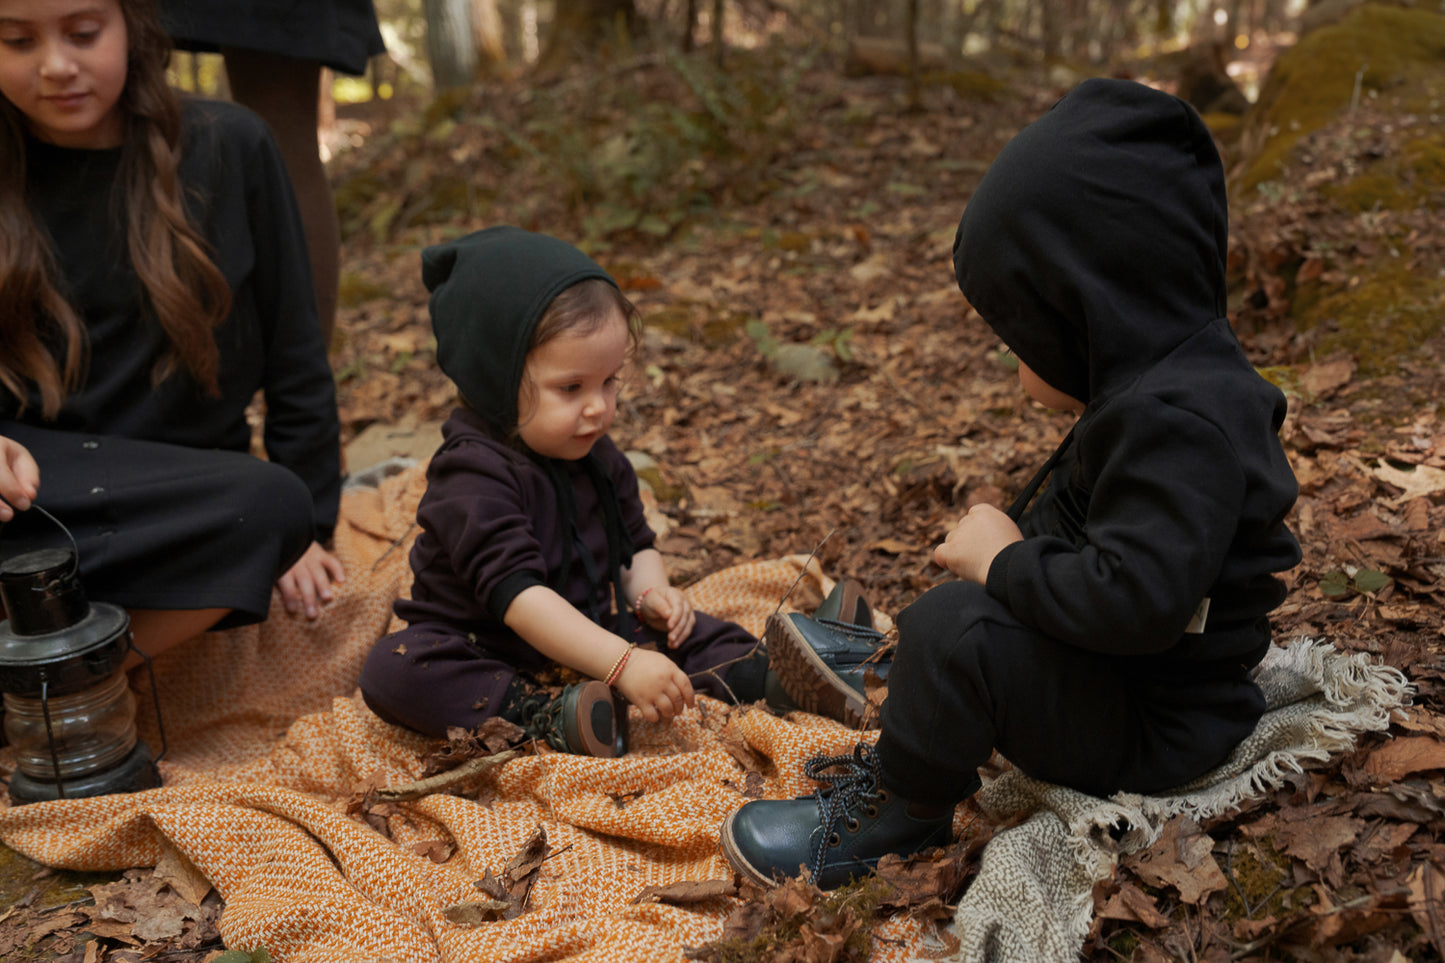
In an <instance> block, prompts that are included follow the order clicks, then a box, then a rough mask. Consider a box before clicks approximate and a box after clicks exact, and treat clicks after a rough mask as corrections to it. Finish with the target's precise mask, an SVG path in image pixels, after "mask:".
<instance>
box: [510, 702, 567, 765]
mask: <svg viewBox="0 0 1445 963" xmlns="http://www.w3.org/2000/svg"><path fill="white" fill-rule="evenodd" d="M563 701H564V700H563V699H562V698H561V697H558V698H556V699H548V700H545V701H544V700H541V699H538V700H537V701H535V702H533V703H531V704H527V705H523V706H522V712H521V715H522V728H523V729H524V730H525V731H526V733H527V735H529V736H531V737H532V738H533V739H541V740H543V741H544V742H546V743H547V745H549V746H551V747H552V748H553V749H556V750H558V751H559V752H566V751H567V736H566V734H565V733H564V732H563V731H562V703H563Z"/></svg>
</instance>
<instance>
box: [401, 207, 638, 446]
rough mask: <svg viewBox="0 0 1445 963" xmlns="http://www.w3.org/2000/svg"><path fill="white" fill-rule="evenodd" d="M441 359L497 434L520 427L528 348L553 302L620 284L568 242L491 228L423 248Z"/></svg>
mask: <svg viewBox="0 0 1445 963" xmlns="http://www.w3.org/2000/svg"><path fill="white" fill-rule="evenodd" d="M421 278H422V281H423V282H424V283H425V284H426V286H427V290H428V291H430V292H431V303H430V307H431V323H432V330H433V331H434V332H435V333H436V339H437V364H439V365H440V366H441V369H442V371H444V372H445V373H446V375H447V377H448V378H451V379H452V382H453V383H454V384H455V385H456V386H457V390H458V391H460V392H461V394H462V397H463V398H464V399H466V402H467V404H469V405H470V406H471V407H472V408H473V409H474V410H475V411H476V412H477V414H479V415H481V416H482V418H484V419H485V420H486V421H487V423H488V424H489V425H491V426H492V427H493V428H494V429H495V430H496V431H497V432H498V433H500V434H503V435H505V434H507V433H509V432H511V431H512V429H514V428H515V427H516V426H517V389H518V388H519V387H520V386H521V383H522V371H523V367H524V365H525V364H526V360H527V346H528V345H529V344H530V343H531V341H532V332H533V331H534V330H536V327H537V322H538V321H540V320H541V318H542V315H543V314H544V313H546V311H547V306H548V305H550V304H551V303H552V299H553V298H555V297H556V296H557V295H559V294H561V293H562V292H563V291H565V290H566V289H567V288H569V287H571V286H572V285H574V284H576V283H578V282H579V281H586V280H588V279H591V278H597V279H600V280H603V281H606V282H607V283H608V284H611V285H612V286H613V287H617V282H616V281H614V280H613V279H612V277H611V276H610V275H609V274H608V273H607V272H606V271H604V270H602V268H601V267H599V266H598V264H597V262H596V261H593V260H592V259H591V258H590V257H588V256H587V255H585V254H583V253H582V252H581V251H579V250H577V248H575V247H573V246H572V245H571V244H568V243H567V242H566V241H559V240H558V239H557V238H555V237H548V236H547V235H545V234H534V233H533V232H531V231H524V230H522V229H521V228H517V227H489V228H487V229H485V230H482V231H477V232H475V233H473V234H468V235H466V236H465V237H460V238H457V239H456V240H454V241H448V242H446V243H445V244H436V245H433V246H432V247H429V248H426V249H425V250H423V251H422V252H421Z"/></svg>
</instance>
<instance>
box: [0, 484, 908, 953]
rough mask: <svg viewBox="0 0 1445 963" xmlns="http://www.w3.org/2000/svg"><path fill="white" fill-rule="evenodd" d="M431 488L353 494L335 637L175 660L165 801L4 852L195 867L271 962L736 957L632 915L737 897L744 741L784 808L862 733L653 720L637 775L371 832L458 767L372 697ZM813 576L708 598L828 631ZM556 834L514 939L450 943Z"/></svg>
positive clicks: (209, 644) (316, 626) (510, 926)
mask: <svg viewBox="0 0 1445 963" xmlns="http://www.w3.org/2000/svg"><path fill="white" fill-rule="evenodd" d="M422 484H423V480H422V475H421V471H420V469H412V470H409V471H407V472H404V473H402V474H401V475H399V476H396V477H394V478H392V479H389V480H388V481H386V482H385V483H383V485H382V486H381V489H380V490H379V491H351V492H348V493H347V494H346V495H345V497H344V499H343V507H342V519H341V523H340V525H339V526H338V529H337V538H336V550H337V554H338V555H339V556H340V557H341V559H342V561H343V563H344V564H345V565H346V570H347V573H348V577H347V582H346V584H345V586H344V588H343V590H342V592H341V593H340V595H339V597H338V598H337V599H336V600H335V601H333V602H332V603H331V605H330V606H329V607H328V608H327V610H326V612H325V614H324V616H323V617H322V618H321V619H320V620H318V621H317V622H315V623H310V624H307V623H305V622H303V621H299V620H295V619H292V618H289V617H288V616H287V615H286V614H285V613H284V611H282V610H280V609H279V608H277V609H276V610H273V612H272V617H271V619H270V620H269V621H268V622H266V623H265V624H264V625H261V626H251V627H247V628H244V629H236V630H232V631H229V632H218V633H212V634H209V635H205V636H202V637H200V638H198V639H196V640H195V641H194V642H191V643H189V644H187V645H185V646H182V647H180V648H179V649H177V650H174V651H173V652H171V653H168V654H167V655H166V656H165V657H163V658H161V659H158V660H157V661H156V684H157V690H158V692H159V694H160V701H161V706H162V710H163V717H164V720H165V732H166V737H167V739H168V743H169V745H168V752H167V754H166V756H165V758H164V760H163V761H162V763H161V770H162V773H163V775H164V778H165V785H164V786H163V787H162V788H160V789H155V790H150V791H148V792H142V793H135V794H130V795H116V796H104V797H97V798H92V799H75V800H59V801H55V802H44V803H32V804H30V805H27V806H21V807H15V808H8V809H0V840H3V841H4V842H5V843H6V844H7V845H9V846H10V847H12V848H13V849H15V850H17V851H19V852H21V853H23V854H25V855H27V856H29V857H31V858H33V859H36V860H39V861H40V862H42V863H45V864H47V865H51V866H57V867H65V868H70V869H79V870H120V869H124V868H128V867H132V866H154V865H156V863H157V862H158V861H159V860H160V858H161V855H162V853H163V851H164V850H165V849H166V848H167V847H169V846H174V847H175V848H176V849H178V850H179V851H180V853H182V854H183V855H184V856H186V857H187V858H189V859H190V861H191V862H192V863H193V864H194V865H195V866H196V867H197V868H198V869H199V870H200V871H201V872H202V873H203V874H204V875H205V876H206V878H207V879H209V880H210V882H211V883H212V885H214V886H215V888H216V890H217V891H218V892H219V893H220V895H221V896H222V898H223V899H224V900H225V912H224V914H223V916H222V918H221V924H220V926H221V932H222V935H223V937H224V938H225V941H226V945H227V946H228V947H231V948H236V949H255V948H258V947H265V949H266V950H268V951H269V952H270V954H271V956H272V958H273V959H276V960H278V961H283V963H302V961H308V963H309V961H316V963H322V961H325V963H340V961H358V963H361V961H368V963H370V961H376V960H380V959H387V960H394V961H398V963H402V961H405V963H411V961H415V963H439V961H446V963H462V961H467V963H471V961H477V960H488V961H506V960H515V961H521V960H578V961H581V960H596V961H599V963H600V961H607V963H624V961H637V963H643V961H646V963H655V961H659V960H680V959H682V954H683V949H684V947H687V946H696V945H699V944H702V943H705V942H707V941H709V940H712V939H715V938H717V937H718V936H719V935H720V934H721V932H722V925H723V921H724V919H725V918H726V917H727V915H728V913H729V912H730V911H731V910H732V909H733V907H734V906H735V901H733V900H731V899H728V898H722V897H719V898H716V899H713V900H711V901H707V902H703V903H700V904H694V905H692V906H688V907H676V906H669V905H663V904H658V903H650V902H645V901H644V902H642V903H638V904H633V903H631V902H630V901H631V900H632V899H633V897H635V896H637V895H638V894H639V893H641V892H642V890H643V889H644V888H646V887H648V886H655V885H659V884H667V883H677V882H683V881H688V880H707V879H725V878H730V876H731V871H730V870H729V868H728V866H727V864H726V862H725V861H724V860H723V859H722V857H721V855H720V853H719V849H718V830H719V827H720V826H721V824H722V821H723V819H724V818H725V817H726V816H727V815H728V813H730V812H731V811H732V810H734V809H735V808H737V807H738V806H740V805H742V803H743V802H744V801H745V798H744V796H743V794H742V792H743V788H744V775H745V774H744V772H743V768H742V766H741V765H740V764H739V763H738V762H737V761H736V760H735V758H734V756H733V755H732V754H731V753H729V752H728V751H727V749H726V748H724V744H723V738H724V737H726V738H727V739H735V738H739V737H740V738H741V739H743V740H746V742H747V744H748V745H749V746H750V748H751V749H752V750H753V751H755V752H756V753H758V754H759V755H761V756H765V757H767V758H768V759H769V760H771V762H772V768H771V770H770V774H769V776H768V778H767V779H766V780H765V785H764V787H763V793H764V795H766V796H767V797H769V798H783V797H788V796H793V795H797V794H800V793H804V792H808V791H810V790H811V789H812V788H813V786H812V784H811V783H809V782H808V781H807V780H805V779H804V778H803V777H802V775H801V768H802V763H803V761H804V760H805V759H806V758H807V757H808V756H810V755H812V754H813V753H815V752H820V751H827V752H842V751H847V750H848V749H850V748H851V747H852V745H853V744H854V743H855V741H856V738H857V737H856V734H855V733H852V732H850V731H848V730H846V729H844V728H843V727H841V726H839V725H837V724H835V723H832V722H830V721H827V720H824V719H820V718H818V717H815V716H809V715H806V714H801V713H797V714H794V715H792V716H790V717H789V718H788V719H786V720H784V719H779V718H777V717H775V716H773V715H772V714H770V713H769V712H767V711H766V710H763V709H761V708H746V707H745V708H734V707H729V706H727V705H724V704H723V703H721V702H717V701H714V700H710V699H707V698H705V697H700V698H699V700H698V703H699V704H698V707H697V708H696V709H692V710H689V711H687V712H686V713H685V714H684V715H683V716H681V717H680V718H678V719H675V720H673V721H672V722H671V723H658V724H648V723H645V722H644V721H643V720H642V718H641V716H640V715H639V714H638V713H636V712H635V711H634V713H633V717H632V729H633V749H632V751H631V752H630V753H628V755H626V756H625V757H623V758H620V759H615V760H605V759H592V758H584V757H578V756H570V755H565V754H561V753H556V752H551V751H550V750H548V749H545V748H543V749H541V750H539V752H538V753H537V754H536V755H526V756H522V757H520V758H517V759H514V760H512V761H510V762H508V763H506V764H505V765H504V766H502V767H501V768H500V769H498V770H494V771H493V772H492V773H489V774H488V775H486V776H484V777H482V780H481V782H482V785H483V787H484V791H483V792H481V793H480V794H479V796H478V799H473V798H464V797H461V796H455V795H431V796H426V797H423V798H421V799H419V800H416V801H414V802H408V803H401V804H399V805H398V806H397V814H396V815H393V816H392V817H391V818H390V826H389V828H390V831H391V836H392V838H390V839H388V838H387V837H386V836H384V835H382V834H381V833H379V832H377V831H376V830H375V829H373V828H372V827H371V826H369V825H367V824H366V823H364V822H362V821H359V820H357V819H354V818H352V817H351V816H348V815H347V806H346V803H347V800H348V799H350V798H351V797H353V796H354V795H355V794H356V793H357V791H358V790H359V788H360V787H362V786H363V785H364V784H366V783H367V781H368V780H371V781H373V782H375V783H377V784H381V785H395V784H399V783H405V782H410V781H412V780H415V779H417V778H418V777H419V776H420V775H421V774H422V761H421V760H422V757H423V756H424V755H425V754H426V753H427V752H428V751H430V750H431V749H433V748H435V746H436V745H437V743H435V742H433V741H431V740H428V739H425V738H423V737H421V736H418V735H416V734H414V733H410V732H407V731H405V730H402V729H399V728H396V727H394V726H390V725H387V724H386V723H383V722H381V721H380V720H379V719H377V718H376V717H375V716H374V715H372V714H371V712H370V711H368V710H367V708H366V707H365V705H364V704H363V702H362V701H361V698H360V696H359V695H358V694H357V693H356V679H357V676H358V673H359V670H360V666H361V663H362V661H363V660H364V658H365V657H366V654H367V652H368V650H369V649H370V648H371V646H372V644H373V643H374V642H375V641H376V640H377V639H378V638H380V637H381V636H382V635H383V634H385V633H386V632H387V631H388V630H389V629H390V628H391V627H392V615H391V603H392V600H393V599H394V598H395V597H396V595H397V594H398V593H399V592H403V591H406V589H407V587H408V585H409V581H410V571H409V569H408V567H407V553H408V549H409V547H410V540H411V537H412V536H413V535H414V531H413V528H412V519H413V517H414V512H415V507H416V502H417V500H418V499H419V497H420V495H421V489H422ZM805 562H806V560H805V559H804V558H802V557H790V558H785V559H779V560H775V561H770V562H760V563H756V564H748V565H741V566H738V567H735V568H732V569H728V570H726V571H723V572H720V573H717V574H714V575H711V576H709V577H708V578H706V579H704V580H702V581H701V582H699V583H698V584H697V585H695V586H693V588H692V589H690V594H691V595H692V596H693V599H694V602H695V604H696V605H697V606H698V608H699V609H701V610H703V611H707V612H710V613H712V614H714V615H718V616H720V617H722V618H727V619H731V620H733V621H736V622H738V623H740V624H742V625H744V626H746V627H747V628H748V629H750V630H751V631H753V632H755V633H761V631H762V628H763V625H764V623H765V621H766V619H767V616H768V615H769V614H770V613H771V612H773V611H774V610H775V609H776V608H777V606H778V600H779V599H782V598H783V597H784V596H785V595H787V594H788V592H789V589H790V588H791V589H793V591H792V594H791V596H789V597H788V605H789V607H796V608H799V609H803V610H810V609H811V607H812V606H815V605H816V604H817V603H818V601H819V600H820V599H821V597H822V592H823V590H824V589H825V588H826V587H827V586H828V582H827V580H826V579H825V578H824V577H823V576H822V574H821V573H820V572H818V571H817V569H816V565H815V566H814V567H813V568H811V569H808V568H806V565H805ZM800 573H801V574H802V578H801V579H800V578H799V576H800ZM795 583H796V586H795ZM785 610H786V609H785ZM133 681H134V684H135V686H136V688H137V690H138V692H139V694H140V698H139V703H140V706H141V710H140V712H141V721H140V728H141V735H142V737H143V738H144V739H145V740H146V741H147V742H148V743H149V744H150V746H151V747H152V749H154V750H156V751H159V749H160V745H161V741H160V734H159V732H158V730H157V727H156V722H155V718H154V712H153V711H152V710H149V703H150V698H149V685H150V684H149V680H148V679H144V678H142V677H141V676H140V675H137V677H136V678H135V679H134V680H133ZM479 800H480V801H479ZM539 825H540V826H541V827H543V828H544V829H545V830H546V833H547V841H548V843H549V844H550V845H551V846H552V848H553V850H554V851H555V852H556V855H554V856H553V857H552V858H550V859H548V860H547V861H546V862H545V863H544V864H543V866H542V869H541V871H540V875H539V876H538V878H537V881H536V884H535V886H534V888H533V889H532V892H531V900H530V904H529V909H528V910H527V911H526V912H525V913H523V914H522V915H521V916H519V917H517V918H515V919H512V920H505V921H498V922H488V923H479V924H471V925H467V924H456V923H452V922H449V921H448V920H447V919H446V918H445V916H444V910H445V909H446V908H447V907H448V906H451V905H453V904H456V903H458V902H462V901H467V900H476V899H478V898H479V891H478V889H477V888H476V886H475V882H476V881H477V880H479V879H481V878H482V877H483V876H484V875H485V874H486V873H487V872H488V871H489V870H490V871H491V873H493V874H494V875H495V874H499V873H500V872H501V871H502V869H503V867H504V866H505V864H506V863H507V861H508V860H510V859H511V858H512V857H513V856H515V855H516V854H517V853H518V851H519V850H520V849H521V848H522V845H523V843H524V841H525V840H526V839H527V838H528V836H530V835H531V834H532V833H533V831H534V830H535V828H536V827H537V826H539ZM429 842H441V843H443V844H444V845H443V846H442V847H440V848H442V849H452V850H453V851H452V854H451V856H450V857H449V858H447V859H446V861H445V862H444V863H436V862H434V861H433V860H432V859H430V858H428V856H426V855H422V854H421V852H422V851H425V850H427V849H428V847H426V846H425V845H421V846H419V845H418V844H425V843H429ZM877 935H878V936H879V937H882V939H880V940H879V941H878V942H877V943H876V944H875V945H876V946H877V947H878V951H877V955H876V958H877V959H880V960H892V959H898V960H902V959H909V958H912V957H914V956H916V955H918V954H919V953H920V951H922V950H924V949H925V947H927V946H930V945H932V946H936V945H937V944H936V943H934V941H933V939H932V934H931V933H929V932H925V928H924V926H923V925H922V924H919V923H915V922H912V921H909V920H903V919H896V920H890V921H888V922H887V923H885V924H884V925H883V926H882V927H880V929H879V930H878V931H877Z"/></svg>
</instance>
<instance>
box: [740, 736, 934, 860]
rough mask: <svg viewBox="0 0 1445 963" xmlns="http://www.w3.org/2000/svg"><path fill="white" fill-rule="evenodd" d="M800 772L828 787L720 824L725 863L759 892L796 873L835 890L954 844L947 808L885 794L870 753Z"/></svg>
mask: <svg viewBox="0 0 1445 963" xmlns="http://www.w3.org/2000/svg"><path fill="white" fill-rule="evenodd" d="M830 770H833V771H830ZM803 771H804V773H806V774H807V776H808V778H810V779H815V780H818V781H819V782H823V783H826V784H827V785H826V786H825V787H824V788H820V789H819V790H818V791H817V792H815V793H814V794H813V795H811V796H800V797H798V798H797V799H760V800H756V801H754V802H750V803H746V804H744V805H743V806H742V808H741V809H738V810H737V811H736V812H734V813H733V814H732V815H731V816H729V817H728V818H727V821H726V822H724V823H723V827H722V851H723V855H724V856H726V857H727V860H728V862H729V863H731V864H732V866H733V868H734V869H736V870H737V871H738V872H739V873H742V874H743V875H745V876H747V877H748V878H749V879H751V880H753V881H754V882H756V883H757V884H759V885H760V886H773V885H775V884H776V883H777V882H778V881H779V880H780V879H782V878H784V877H789V876H796V875H798V874H799V872H800V870H801V871H802V872H804V873H806V874H808V876H809V877H810V878H811V880H812V882H813V885H815V886H817V887H818V888H819V889H833V888H835V887H838V886H842V885H843V884H844V883H846V882H848V881H849V880H850V879H854V878H857V877H860V876H866V875H867V874H869V873H871V872H872V871H873V870H874V869H875V868H876V867H877V865H878V860H879V859H881V858H882V857H883V856H885V855H887V854H888V853H896V854H898V855H899V856H909V855H912V854H913V853H917V852H920V851H921V850H924V849H927V848H929V847H931V846H945V845H947V844H948V843H949V842H950V840H951V838H952V835H953V809H952V807H930V808H925V807H920V806H918V805H916V804H913V803H910V802H909V801H908V800H906V799H903V798H902V797H900V796H898V795H896V794H894V793H891V792H889V791H888V790H887V789H885V788H884V787H883V783H882V779H881V777H880V775H879V770H878V756H877V754H876V753H875V752H874V751H873V747H872V746H870V745H866V744H862V745H859V746H858V747H857V748H856V749H854V750H853V753H852V754H851V755H846V756H824V755H819V756H814V757H813V758H812V759H810V760H808V762H807V763H806V764H805V765H804V767H803Z"/></svg>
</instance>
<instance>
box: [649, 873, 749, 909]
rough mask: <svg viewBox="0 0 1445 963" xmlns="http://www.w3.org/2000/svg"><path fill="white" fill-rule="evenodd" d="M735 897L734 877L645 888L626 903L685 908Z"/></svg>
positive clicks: (736, 887)
mask: <svg viewBox="0 0 1445 963" xmlns="http://www.w3.org/2000/svg"><path fill="white" fill-rule="evenodd" d="M736 895H738V883H737V878H736V877H733V878H732V879H688V880H682V881H681V882H677V883H665V884H662V885H658V886H648V887H645V888H644V889H643V890H642V892H640V893H638V894H637V895H636V896H634V897H632V899H630V900H628V901H627V902H628V903H630V904H633V905H636V904H638V903H645V902H652V903H666V904H667V905H669V906H686V905H688V904H690V903H700V902H703V901H704V900H710V899H717V898H719V897H723V896H736Z"/></svg>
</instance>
